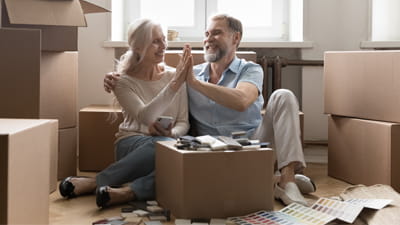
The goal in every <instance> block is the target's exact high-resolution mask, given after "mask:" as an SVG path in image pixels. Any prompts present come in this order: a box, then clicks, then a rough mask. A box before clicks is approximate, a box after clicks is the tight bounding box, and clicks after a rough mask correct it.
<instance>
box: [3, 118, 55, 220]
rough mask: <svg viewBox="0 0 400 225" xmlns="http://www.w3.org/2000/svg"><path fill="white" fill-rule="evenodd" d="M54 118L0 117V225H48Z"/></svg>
mask: <svg viewBox="0 0 400 225" xmlns="http://www.w3.org/2000/svg"><path fill="white" fill-rule="evenodd" d="M57 129H58V124H57V121H56V120H24V119H0V224H48V223H49V184H50V176H51V173H50V164H51V160H50V159H51V157H52V156H51V152H53V151H54V149H57Z"/></svg>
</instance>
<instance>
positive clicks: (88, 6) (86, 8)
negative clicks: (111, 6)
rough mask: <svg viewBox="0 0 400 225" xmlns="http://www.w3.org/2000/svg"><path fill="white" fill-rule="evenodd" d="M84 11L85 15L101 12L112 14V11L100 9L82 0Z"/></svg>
mask: <svg viewBox="0 0 400 225" xmlns="http://www.w3.org/2000/svg"><path fill="white" fill-rule="evenodd" d="M80 2H81V6H82V10H83V13H84V14H89V13H101V12H111V11H110V10H108V9H106V8H103V7H100V6H98V5H95V4H92V3H90V2H87V1H84V0H80Z"/></svg>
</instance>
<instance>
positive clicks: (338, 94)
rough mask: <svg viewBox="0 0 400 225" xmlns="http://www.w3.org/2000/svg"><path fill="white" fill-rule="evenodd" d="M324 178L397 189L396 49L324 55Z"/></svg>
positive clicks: (399, 73)
mask: <svg viewBox="0 0 400 225" xmlns="http://www.w3.org/2000/svg"><path fill="white" fill-rule="evenodd" d="M324 63H325V68H324V85H325V87H324V92H325V113H328V114H331V115H330V116H329V124H328V129H329V132H328V136H329V137H328V140H329V141H328V142H329V143H328V175H330V176H332V177H336V178H339V179H342V180H344V181H347V182H349V183H352V184H365V185H372V184H377V183H380V184H388V185H391V186H392V187H393V188H394V189H396V190H397V191H400V176H398V174H397V173H398V171H400V113H399V112H400V89H399V87H400V51H358V52H326V53H325V62H324Z"/></svg>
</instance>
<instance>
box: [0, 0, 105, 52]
mask: <svg viewBox="0 0 400 225" xmlns="http://www.w3.org/2000/svg"><path fill="white" fill-rule="evenodd" d="M0 1H1V4H2V7H1V10H2V12H1V17H0V19H1V25H0V27H14V28H29V29H37V30H39V31H41V40H40V41H39V43H37V44H40V43H41V50H43V51H77V50H78V28H77V27H86V26H87V24H86V20H85V17H84V14H85V13H94V12H108V10H106V9H104V8H101V7H99V6H96V5H93V4H91V3H89V2H86V1H83V0H81V1H78V0H53V1H38V0H24V1H15V0H0Z"/></svg>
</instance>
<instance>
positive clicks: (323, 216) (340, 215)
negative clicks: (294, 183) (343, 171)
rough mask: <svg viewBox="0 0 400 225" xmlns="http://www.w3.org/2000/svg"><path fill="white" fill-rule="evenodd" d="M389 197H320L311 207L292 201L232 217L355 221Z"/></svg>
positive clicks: (274, 224)
mask: <svg viewBox="0 0 400 225" xmlns="http://www.w3.org/2000/svg"><path fill="white" fill-rule="evenodd" d="M391 201H392V200H389V199H349V200H347V201H338V200H333V199H328V198H320V199H318V201H317V202H315V203H314V204H313V205H312V206H311V207H306V206H303V205H300V204H297V203H292V204H290V205H288V206H286V207H285V208H283V209H281V210H279V211H273V212H268V211H258V212H255V213H252V214H249V215H246V216H240V217H230V218H228V219H229V220H230V221H232V222H234V223H236V224H239V225H259V224H264V225H279V224H282V225H295V224H299V225H302V224H304V225H324V224H327V223H329V222H331V221H333V220H335V219H339V220H341V221H344V222H347V223H353V222H354V220H355V219H356V218H357V216H358V215H359V214H360V212H361V211H362V209H363V208H371V209H377V210H378V209H381V208H383V207H385V206H386V205H388V204H390V202H391Z"/></svg>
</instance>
